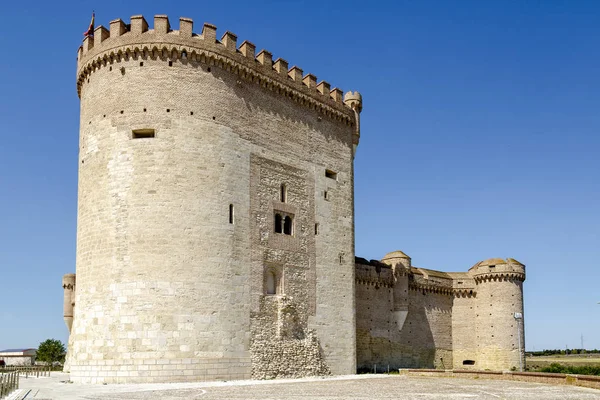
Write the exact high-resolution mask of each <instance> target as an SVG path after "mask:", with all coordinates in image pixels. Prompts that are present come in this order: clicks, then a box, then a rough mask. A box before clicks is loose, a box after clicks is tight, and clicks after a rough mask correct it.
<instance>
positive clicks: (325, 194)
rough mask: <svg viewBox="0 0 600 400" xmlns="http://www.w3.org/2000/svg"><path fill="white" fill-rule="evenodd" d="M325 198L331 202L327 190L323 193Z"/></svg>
mask: <svg viewBox="0 0 600 400" xmlns="http://www.w3.org/2000/svg"><path fill="white" fill-rule="evenodd" d="M323 198H324V199H325V200H329V192H328V191H327V190H326V191H324V192H323Z"/></svg>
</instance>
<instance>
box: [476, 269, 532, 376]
mask: <svg viewBox="0 0 600 400" xmlns="http://www.w3.org/2000/svg"><path fill="white" fill-rule="evenodd" d="M469 274H470V275H471V276H472V277H473V278H474V280H475V286H476V292H477V296H476V300H475V304H476V310H475V323H476V329H475V333H476V334H475V336H476V337H475V342H476V343H477V350H476V354H477V363H476V368H477V369H490V370H510V369H517V370H518V369H519V368H524V366H525V364H524V362H525V358H524V354H525V350H524V349H525V340H524V337H525V335H524V326H523V281H524V280H525V265H523V264H521V263H520V262H518V261H517V260H514V259H512V258H508V259H506V260H503V259H501V258H491V259H489V260H485V261H481V262H479V263H477V264H475V265H474V266H473V267H471V268H470V269H469Z"/></svg>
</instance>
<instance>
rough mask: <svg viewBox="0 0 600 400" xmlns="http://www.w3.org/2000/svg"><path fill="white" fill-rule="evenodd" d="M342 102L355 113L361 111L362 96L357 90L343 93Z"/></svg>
mask: <svg viewBox="0 0 600 400" xmlns="http://www.w3.org/2000/svg"><path fill="white" fill-rule="evenodd" d="M344 103H345V104H346V105H347V106H348V107H350V108H351V109H353V110H354V111H356V112H357V113H360V112H361V111H362V96H361V94H360V93H358V92H352V91H350V92H346V94H345V95H344Z"/></svg>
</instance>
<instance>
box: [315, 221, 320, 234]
mask: <svg viewBox="0 0 600 400" xmlns="http://www.w3.org/2000/svg"><path fill="white" fill-rule="evenodd" d="M318 234H319V223H318V222H317V223H316V224H315V236H316V235H318Z"/></svg>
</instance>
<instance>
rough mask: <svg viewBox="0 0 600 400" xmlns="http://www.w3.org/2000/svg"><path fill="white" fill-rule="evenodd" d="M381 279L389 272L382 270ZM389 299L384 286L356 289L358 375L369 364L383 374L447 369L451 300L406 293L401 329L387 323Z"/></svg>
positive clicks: (425, 293) (360, 285) (390, 321)
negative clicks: (382, 370) (418, 369)
mask: <svg viewBox="0 0 600 400" xmlns="http://www.w3.org/2000/svg"><path fill="white" fill-rule="evenodd" d="M358 268H360V269H362V268H364V267H363V266H358ZM371 268H373V267H371ZM384 273H385V274H390V273H391V272H389V270H388V271H385V270H383V269H382V273H381V274H382V275H383V274H384ZM359 276H360V275H359V274H358V273H357V278H358V277H359ZM392 296H393V295H392V289H391V287H390V286H383V285H378V284H376V283H371V284H365V283H358V284H357V291H356V301H357V353H358V360H357V363H358V368H359V370H361V369H364V370H372V369H373V368H374V365H375V364H377V365H378V366H379V367H378V368H383V369H387V367H388V365H389V367H390V369H395V368H415V367H419V368H450V367H451V366H452V300H453V299H452V296H451V295H448V294H440V293H434V292H431V291H428V290H416V289H411V290H409V307H408V314H407V317H406V320H405V321H404V324H403V326H402V327H401V328H399V327H398V326H397V325H396V324H395V322H394V320H393V318H392V311H393V310H392V304H393V298H392Z"/></svg>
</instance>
